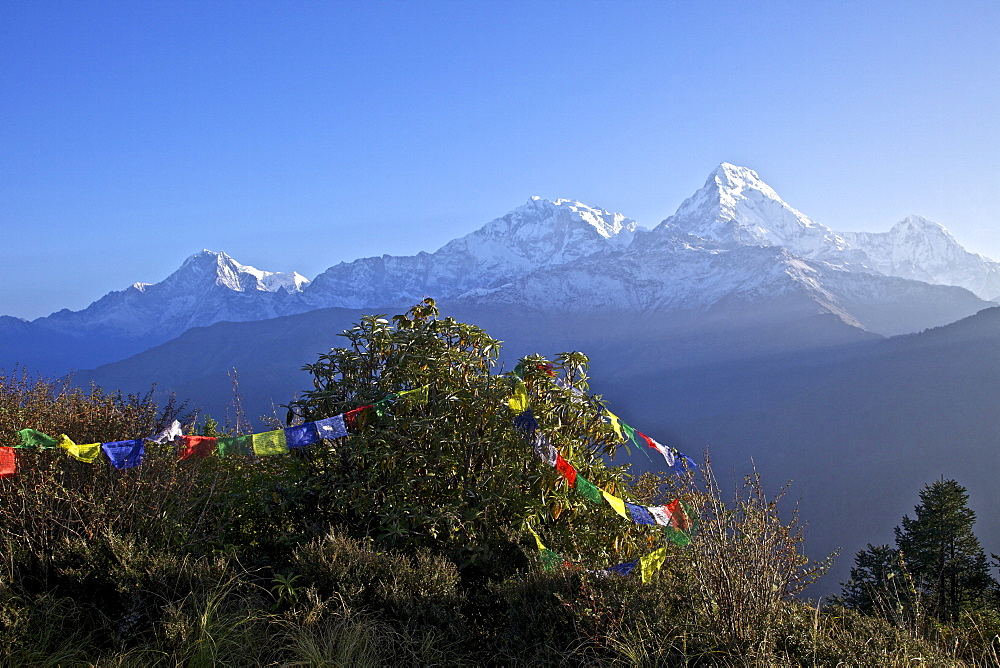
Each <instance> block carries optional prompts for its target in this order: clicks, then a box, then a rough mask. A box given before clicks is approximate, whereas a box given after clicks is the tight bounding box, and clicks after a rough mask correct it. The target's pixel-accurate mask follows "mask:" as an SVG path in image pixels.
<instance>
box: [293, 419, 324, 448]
mask: <svg viewBox="0 0 1000 668" xmlns="http://www.w3.org/2000/svg"><path fill="white" fill-rule="evenodd" d="M318 440H319V433H318V432H317V431H316V423H315V422H306V423H305V424H301V425H299V426H297V427H285V442H286V443H287V444H288V447H289V448H301V447H304V446H307V445H312V444H313V443H315V442H316V441H318Z"/></svg>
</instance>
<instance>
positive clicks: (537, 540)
mask: <svg viewBox="0 0 1000 668" xmlns="http://www.w3.org/2000/svg"><path fill="white" fill-rule="evenodd" d="M528 531H530V532H531V535H532V536H534V537H535V544H536V545H537V546H538V551H539V552H541V551H542V550H544V549H545V543H543V542H542V539H541V538H539V537H538V534H537V533H535V530H534V529H532V528H531V527H530V526H529V527H528Z"/></svg>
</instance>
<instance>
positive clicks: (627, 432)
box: [621, 422, 639, 445]
mask: <svg viewBox="0 0 1000 668" xmlns="http://www.w3.org/2000/svg"><path fill="white" fill-rule="evenodd" d="M621 426H622V431H623V432H625V436H626V437H627V438H628V440H630V441H632V442H633V443H635V444H636V445H639V442H638V441H636V440H635V429H633V428H632V427H630V426H629V425H627V424H625V423H624V422H622V423H621Z"/></svg>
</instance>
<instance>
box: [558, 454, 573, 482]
mask: <svg viewBox="0 0 1000 668" xmlns="http://www.w3.org/2000/svg"><path fill="white" fill-rule="evenodd" d="M556 470H557V471H559V473H561V474H562V476H563V477H564V478H566V480H568V481H569V486H570V487H572V486H573V485H575V484H576V469H575V468H573V465H572V464H570V463H569V462H568V461H566V460H565V459H563V456H562V455H560V454H558V453H556Z"/></svg>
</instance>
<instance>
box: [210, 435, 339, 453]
mask: <svg viewBox="0 0 1000 668" xmlns="http://www.w3.org/2000/svg"><path fill="white" fill-rule="evenodd" d="M345 433H346V432H345ZM216 447H217V451H218V453H219V456H220V457H234V456H241V455H242V456H246V455H249V454H250V453H252V452H253V435H252V434H247V435H246V436H221V437H219V438H218V439H216Z"/></svg>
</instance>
